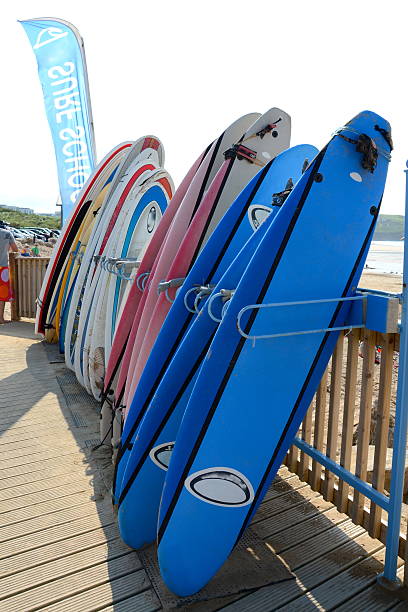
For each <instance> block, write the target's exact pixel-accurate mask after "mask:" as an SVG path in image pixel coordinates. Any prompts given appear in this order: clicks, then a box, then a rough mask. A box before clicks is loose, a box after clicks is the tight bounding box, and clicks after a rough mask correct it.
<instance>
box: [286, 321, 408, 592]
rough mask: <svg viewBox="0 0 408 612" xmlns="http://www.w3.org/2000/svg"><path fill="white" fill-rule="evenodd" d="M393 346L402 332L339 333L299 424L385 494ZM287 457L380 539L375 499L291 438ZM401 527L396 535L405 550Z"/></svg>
mask: <svg viewBox="0 0 408 612" xmlns="http://www.w3.org/2000/svg"><path fill="white" fill-rule="evenodd" d="M377 347H378V348H377ZM398 351H399V334H380V333H376V332H373V331H370V330H367V329H354V330H353V331H351V332H350V333H345V334H342V335H341V336H340V338H339V340H338V343H337V346H336V348H335V351H334V353H333V355H332V358H331V360H330V363H329V365H328V368H327V370H326V372H325V374H324V376H323V378H322V381H321V383H320V386H319V388H318V390H317V392H316V394H315V397H314V399H313V401H312V403H311V405H310V407H309V410H308V412H307V414H306V416H305V418H304V420H303V423H302V427H301V429H300V430H299V432H298V437H299V438H300V439H301V440H304V441H305V442H307V443H308V444H309V445H311V446H313V447H314V448H316V449H317V450H319V451H320V452H321V453H323V454H324V455H325V456H327V457H329V458H330V459H332V460H334V461H335V462H336V463H337V464H340V465H341V466H342V467H344V468H345V469H346V470H348V471H350V472H352V473H353V474H355V475H356V476H357V477H359V478H360V479H361V480H363V481H365V482H368V483H370V484H371V485H372V486H373V488H374V489H376V490H377V491H379V492H380V493H384V494H385V495H387V496H388V491H389V484H390V476H391V461H392V452H393V450H392V442H393V426H394V415H395V393H396V383H397V375H398V357H399V354H398ZM285 463H286V465H287V467H288V468H289V469H290V470H291V471H292V472H294V473H296V474H297V475H298V476H299V478H300V479H301V480H303V481H305V482H308V483H309V484H310V486H311V487H312V488H313V489H314V490H315V491H319V492H320V493H321V494H322V495H323V497H324V499H326V500H327V501H330V502H332V503H333V504H334V505H335V506H336V507H337V508H338V510H339V511H340V512H343V513H346V514H347V515H348V516H350V517H351V519H352V520H353V522H354V523H356V524H357V525H363V526H364V527H365V528H366V529H367V530H368V533H369V534H370V535H371V536H372V537H373V538H378V539H379V540H381V541H382V542H384V543H385V540H386V530H387V520H386V519H387V513H386V512H385V511H384V510H382V509H381V508H380V507H379V506H378V505H377V504H375V503H374V502H373V501H371V500H369V499H368V498H367V497H365V496H364V495H363V494H362V493H361V492H359V491H357V490H356V489H353V488H352V487H351V486H350V485H349V484H347V483H346V482H345V481H344V480H342V479H341V478H340V477H337V476H335V475H334V474H333V473H332V472H331V471H329V470H328V469H327V468H324V467H323V466H322V464H321V463H319V462H318V461H317V460H314V459H312V458H311V457H310V456H309V455H307V454H306V453H305V452H302V451H301V450H300V449H299V448H297V447H296V446H295V445H293V446H292V447H291V448H290V450H289V451H288V453H287V455H286V460H285ZM405 492H406V483H405V486H404V493H405ZM405 531H406V530H405V529H404V533H401V535H400V542H399V554H400V556H401V557H402V558H404V557H405V545H406V533H405ZM407 584H408V578H407Z"/></svg>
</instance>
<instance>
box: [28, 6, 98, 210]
mask: <svg viewBox="0 0 408 612" xmlns="http://www.w3.org/2000/svg"><path fill="white" fill-rule="evenodd" d="M20 23H21V25H22V26H23V28H24V30H25V32H26V34H27V36H28V39H29V41H30V43H31V46H32V48H33V51H34V53H35V56H36V59H37V64H38V74H39V77H40V81H41V86H42V89H43V93H44V103H45V110H46V113H47V118H48V123H49V125H50V129H51V134H52V138H53V141H54V148H55V156H56V159H57V170H58V181H59V186H60V192H61V201H62V220H63V222H64V221H65V219H66V218H67V216H68V215H69V213H70V212H71V210H72V208H73V206H74V203H75V201H76V198H77V196H78V194H79V192H80V191H81V188H82V186H83V185H84V183H85V182H86V180H87V178H88V176H89V175H90V174H91V172H92V170H93V168H94V166H95V140H94V132H93V122H92V111H91V101H90V97H89V87H88V77H87V72H86V62H85V51H84V45H83V41H82V38H81V36H80V34H79V32H78V30H77V29H76V28H75V27H74V26H72V25H71V24H70V23H68V22H66V21H62V20H61V19H44V18H40V19H29V20H27V21H20Z"/></svg>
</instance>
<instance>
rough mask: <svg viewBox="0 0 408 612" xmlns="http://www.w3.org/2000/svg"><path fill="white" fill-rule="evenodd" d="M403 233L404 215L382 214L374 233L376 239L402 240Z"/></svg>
mask: <svg viewBox="0 0 408 612" xmlns="http://www.w3.org/2000/svg"><path fill="white" fill-rule="evenodd" d="M403 235H404V217H403V215H380V217H379V219H378V223H377V228H376V230H375V234H374V240H401V238H402V237H403Z"/></svg>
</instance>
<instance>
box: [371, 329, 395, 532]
mask: <svg viewBox="0 0 408 612" xmlns="http://www.w3.org/2000/svg"><path fill="white" fill-rule="evenodd" d="M393 361H394V336H392V335H390V336H388V338H387V341H386V342H385V343H384V344H383V347H382V351H381V370H380V389H379V395H378V406H377V423H376V432H375V451H374V466H373V477H372V485H373V487H374V488H375V489H377V490H378V491H381V493H383V492H384V480H385V470H386V462H387V448H388V432H389V420H390V407H391V386H392V373H393ZM381 516H382V510H381V508H380V506H378V505H376V504H374V503H373V502H371V507H370V523H369V530H368V532H369V534H370V535H371V537H373V538H378V536H379V533H380V527H381Z"/></svg>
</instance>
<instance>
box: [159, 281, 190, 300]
mask: <svg viewBox="0 0 408 612" xmlns="http://www.w3.org/2000/svg"><path fill="white" fill-rule="evenodd" d="M184 281H185V278H184V277H182V278H172V279H170V280H169V281H161V282H160V283H159V284H158V285H157V295H160V294H161V293H164V294H165V296H166V299H167V301H168V302H170V304H173V302H174V300H173V299H172V298H171V297H170V295H169V289H172V288H178V287H181V285H182V284H183V283H184Z"/></svg>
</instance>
